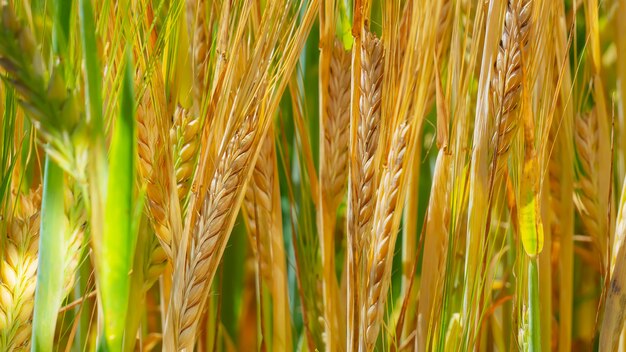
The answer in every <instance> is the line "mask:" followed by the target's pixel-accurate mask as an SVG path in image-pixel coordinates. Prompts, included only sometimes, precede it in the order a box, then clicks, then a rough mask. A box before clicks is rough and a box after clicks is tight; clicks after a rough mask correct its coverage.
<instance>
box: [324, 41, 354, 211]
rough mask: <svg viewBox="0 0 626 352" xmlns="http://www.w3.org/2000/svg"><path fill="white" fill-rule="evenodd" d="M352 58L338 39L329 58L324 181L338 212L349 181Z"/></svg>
mask: <svg viewBox="0 0 626 352" xmlns="http://www.w3.org/2000/svg"><path fill="white" fill-rule="evenodd" d="M350 60H351V55H350V53H349V52H348V51H346V50H344V48H343V44H341V42H339V40H337V39H335V45H334V48H333V52H332V56H331V60H330V82H329V86H328V104H327V106H326V120H325V121H324V150H325V158H324V160H323V161H322V162H323V163H324V168H323V169H324V171H326V172H324V173H323V174H322V175H321V176H322V185H323V190H324V198H325V199H328V200H330V201H329V211H331V212H333V213H334V212H335V211H336V210H337V207H338V206H339V203H341V201H342V199H343V196H344V194H345V187H346V183H347V181H348V147H349V139H350Z"/></svg>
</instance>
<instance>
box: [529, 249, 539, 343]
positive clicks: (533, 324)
mask: <svg viewBox="0 0 626 352" xmlns="http://www.w3.org/2000/svg"><path fill="white" fill-rule="evenodd" d="M540 320H541V314H540V312H539V275H538V270H537V258H536V257H531V258H530V259H529V261H528V329H529V331H530V339H529V341H528V351H530V352H533V351H541V330H540V329H541V324H540Z"/></svg>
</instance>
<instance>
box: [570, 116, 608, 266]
mask: <svg viewBox="0 0 626 352" xmlns="http://www.w3.org/2000/svg"><path fill="white" fill-rule="evenodd" d="M575 125H576V126H575V127H576V131H575V145H576V153H577V154H578V160H579V161H580V170H579V175H578V182H577V185H576V190H577V193H576V196H575V197H574V203H575V205H576V208H577V209H578V212H579V213H580V217H581V220H582V223H583V227H584V228H585V231H586V232H587V234H588V235H589V236H591V238H592V239H593V240H594V245H595V246H596V248H595V249H596V250H597V251H598V255H601V256H602V255H603V253H604V248H605V245H606V239H605V236H606V227H605V221H603V219H604V218H605V214H602V212H601V210H600V204H599V202H600V199H599V195H598V192H599V191H598V182H599V181H598V180H599V175H598V169H599V160H598V158H599V155H598V138H599V130H598V120H597V115H596V113H595V111H591V112H589V113H586V114H581V115H579V116H578V117H577V118H576V122H575Z"/></svg>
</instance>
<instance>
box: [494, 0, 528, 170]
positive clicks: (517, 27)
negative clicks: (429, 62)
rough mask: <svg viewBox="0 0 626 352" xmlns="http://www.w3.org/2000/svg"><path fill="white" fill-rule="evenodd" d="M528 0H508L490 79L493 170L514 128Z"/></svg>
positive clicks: (506, 149)
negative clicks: (494, 128) (492, 117)
mask: <svg viewBox="0 0 626 352" xmlns="http://www.w3.org/2000/svg"><path fill="white" fill-rule="evenodd" d="M531 4H532V0H509V1H508V2H507V7H506V13H505V16H504V28H503V30H502V37H501V38H500V45H499V46H498V54H497V57H496V61H495V63H494V66H493V78H492V80H491V90H490V92H491V103H492V107H493V109H494V111H493V112H494V116H495V121H496V131H495V132H494V135H493V141H492V142H493V146H494V149H495V154H496V155H495V158H496V159H497V163H496V165H495V167H496V170H497V172H500V171H501V169H502V168H503V167H504V166H505V165H506V161H507V160H506V159H507V156H508V152H509V148H510V147H511V142H512V140H513V137H514V136H515V134H516V133H517V131H518V127H519V118H518V116H517V107H518V105H519V102H520V97H521V93H522V81H523V75H524V72H523V71H524V70H523V65H524V62H523V52H524V50H525V49H526V46H527V45H528V33H529V29H530V26H529V25H530V16H531Z"/></svg>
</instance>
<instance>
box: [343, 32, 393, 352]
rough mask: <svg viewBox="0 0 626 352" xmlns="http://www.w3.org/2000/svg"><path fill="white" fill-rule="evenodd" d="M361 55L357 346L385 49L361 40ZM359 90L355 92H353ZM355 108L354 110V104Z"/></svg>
mask: <svg viewBox="0 0 626 352" xmlns="http://www.w3.org/2000/svg"><path fill="white" fill-rule="evenodd" d="M362 40H363V41H362V45H361V50H360V52H358V53H356V52H355V53H353V55H359V58H360V61H361V70H360V73H359V74H358V78H359V91H360V94H359V95H357V96H353V98H355V97H356V98H357V99H358V105H357V106H358V114H357V116H358V117H357V119H356V125H355V126H352V128H353V129H356V131H355V132H356V133H354V132H353V133H352V139H353V140H352V141H351V142H350V146H351V147H350V180H349V187H350V191H349V193H348V216H347V223H348V246H349V248H348V251H349V257H350V262H351V263H350V266H349V269H348V270H349V274H348V314H349V315H350V316H349V317H348V344H349V346H352V348H356V346H358V340H359V336H360V330H361V323H360V320H361V318H360V316H359V311H360V309H361V304H362V303H363V302H362V300H363V297H364V295H365V291H364V284H365V282H364V281H365V280H363V279H362V277H361V276H362V275H364V273H363V265H362V263H363V260H364V251H365V248H366V242H367V241H368V238H369V236H370V233H371V227H372V220H373V214H374V208H375V206H376V185H377V184H378V175H377V173H378V172H377V167H378V165H377V163H376V156H377V150H378V145H379V131H380V123H381V122H380V119H381V95H382V80H383V69H384V62H383V45H382V43H381V42H380V40H379V39H378V38H376V36H375V35H374V34H372V33H366V34H365V36H364V37H363V39H362ZM353 83H354V82H353ZM353 89H356V88H353ZM352 106H355V104H354V102H353V103H352Z"/></svg>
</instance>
